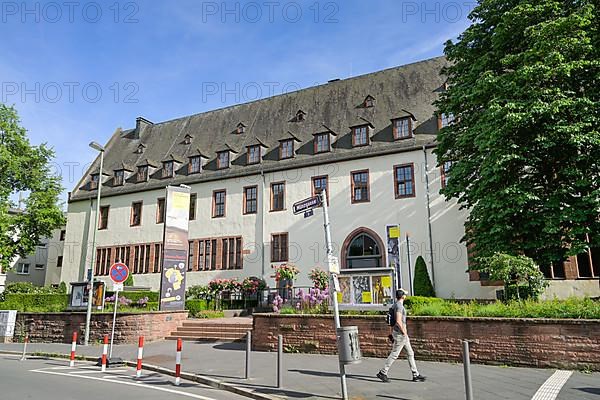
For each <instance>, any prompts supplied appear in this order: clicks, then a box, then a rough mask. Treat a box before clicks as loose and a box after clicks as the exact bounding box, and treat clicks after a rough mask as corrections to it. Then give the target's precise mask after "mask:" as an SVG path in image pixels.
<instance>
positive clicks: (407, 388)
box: [0, 341, 600, 400]
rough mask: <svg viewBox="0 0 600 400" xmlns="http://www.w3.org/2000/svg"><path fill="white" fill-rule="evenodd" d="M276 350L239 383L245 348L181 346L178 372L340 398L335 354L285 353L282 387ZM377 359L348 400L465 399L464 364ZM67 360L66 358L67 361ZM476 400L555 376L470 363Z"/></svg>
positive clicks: (159, 359) (577, 385) (123, 350)
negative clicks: (382, 375) (384, 373)
mask: <svg viewBox="0 0 600 400" xmlns="http://www.w3.org/2000/svg"><path fill="white" fill-rule="evenodd" d="M22 348H23V345H22V344H0V351H6V350H10V351H20V350H22ZM69 351H70V345H69V344H41V343H31V344H29V345H28V352H46V353H62V354H68V353H69ZM77 354H78V355H87V356H99V355H100V354H101V346H99V345H93V346H87V347H85V346H78V347H77ZM136 354H137V346H135V345H117V346H115V348H114V349H113V356H116V357H121V358H123V359H125V360H132V361H133V360H135V358H136ZM276 357H277V355H276V353H266V352H253V353H252V368H251V370H252V372H251V379H249V380H244V379H243V376H244V366H245V352H244V344H243V343H190V342H184V344H183V359H182V370H183V371H186V372H191V373H197V374H201V375H205V376H208V377H213V378H216V379H219V380H222V381H224V382H228V383H233V384H235V385H238V386H240V387H245V388H248V389H252V390H254V391H257V392H260V393H264V394H270V395H275V396H281V397H284V398H298V399H336V398H339V397H340V379H339V376H338V375H337V373H338V365H337V357H336V356H326V355H311V354H284V376H283V388H282V389H277V388H276V379H277V378H276V373H277V364H276ZM383 361H384V360H382V359H376V358H365V359H364V360H363V361H362V363H360V364H357V365H351V366H348V367H347V369H346V371H347V373H348V392H349V394H350V398H351V399H381V400H387V399H392V400H436V399H444V400H445V399H452V400H454V399H464V398H465V394H464V380H463V367H462V365H461V364H449V363H436V362H423V361H417V365H418V367H419V370H420V372H421V373H422V374H423V375H426V376H427V377H428V379H427V381H426V382H422V383H421V382H419V383H414V382H412V381H411V380H410V377H411V375H410V370H409V369H408V363H407V362H406V360H405V359H399V360H398V361H397V363H396V364H394V366H393V367H392V369H391V371H390V378H391V382H390V383H387V384H385V383H382V382H380V381H379V380H378V379H377V378H376V377H375V374H376V373H377V371H378V370H379V368H380V367H381V366H382V364H383ZM144 362H146V363H149V364H153V365H159V366H163V367H166V368H169V369H174V368H175V342H173V341H160V342H154V343H149V344H147V345H146V346H145V348H144ZM65 363H67V361H65ZM471 368H472V371H471V372H472V377H473V394H474V398H475V399H478V400H480V399H483V400H495V399H507V400H508V399H510V400H530V399H532V397H533V396H534V394H535V393H536V391H537V390H538V389H539V387H540V386H542V384H544V382H545V381H546V380H547V379H548V378H549V377H550V376H551V375H552V374H553V373H554V372H555V371H554V370H550V369H534V368H509V367H497V366H485V365H476V364H473V365H472V366H471ZM557 398H558V399H561V400H600V373H593V374H584V373H581V372H574V373H573V375H572V376H571V377H570V378H569V380H568V381H567V383H566V384H565V386H564V387H563V389H562V390H561V392H560V394H559V396H558V397H557Z"/></svg>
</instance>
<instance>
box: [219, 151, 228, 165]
mask: <svg viewBox="0 0 600 400" xmlns="http://www.w3.org/2000/svg"><path fill="white" fill-rule="evenodd" d="M223 168H229V151H220V152H218V153H217V169H223Z"/></svg>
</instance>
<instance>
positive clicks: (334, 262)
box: [327, 254, 340, 274]
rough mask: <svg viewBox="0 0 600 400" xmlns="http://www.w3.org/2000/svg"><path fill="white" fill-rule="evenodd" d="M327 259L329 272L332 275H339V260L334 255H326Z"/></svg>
mask: <svg viewBox="0 0 600 400" xmlns="http://www.w3.org/2000/svg"><path fill="white" fill-rule="evenodd" d="M327 259H328V261H329V262H328V264H329V272H331V273H332V274H339V273H340V261H339V259H338V258H337V257H336V256H334V255H331V254H330V255H328V256H327Z"/></svg>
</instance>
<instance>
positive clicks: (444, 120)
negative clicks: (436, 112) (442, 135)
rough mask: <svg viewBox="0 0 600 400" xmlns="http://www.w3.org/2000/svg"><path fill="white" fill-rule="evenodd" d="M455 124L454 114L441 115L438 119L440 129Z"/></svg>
mask: <svg viewBox="0 0 600 400" xmlns="http://www.w3.org/2000/svg"><path fill="white" fill-rule="evenodd" d="M453 122H454V114H452V113H448V114H446V113H441V114H440V116H439V119H438V125H439V128H440V129H442V128H445V127H447V126H448V125H450V124H452V123H453Z"/></svg>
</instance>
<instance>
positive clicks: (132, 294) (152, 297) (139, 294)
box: [105, 290, 159, 303]
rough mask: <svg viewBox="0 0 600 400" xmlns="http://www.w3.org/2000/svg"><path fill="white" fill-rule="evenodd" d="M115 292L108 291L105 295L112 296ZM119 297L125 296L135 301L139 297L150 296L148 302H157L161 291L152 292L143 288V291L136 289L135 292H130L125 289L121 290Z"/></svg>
mask: <svg viewBox="0 0 600 400" xmlns="http://www.w3.org/2000/svg"><path fill="white" fill-rule="evenodd" d="M113 294H114V292H108V291H107V292H106V296H105V297H110V296H112V295H113ZM119 297H125V298H127V299H129V300H131V301H133V302H134V303H135V302H136V301H138V300H139V299H143V298H144V297H147V298H148V302H150V303H157V302H158V301H159V300H158V298H159V293H158V292H152V291H150V290H141V291H135V292H128V291H124V292H119Z"/></svg>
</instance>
